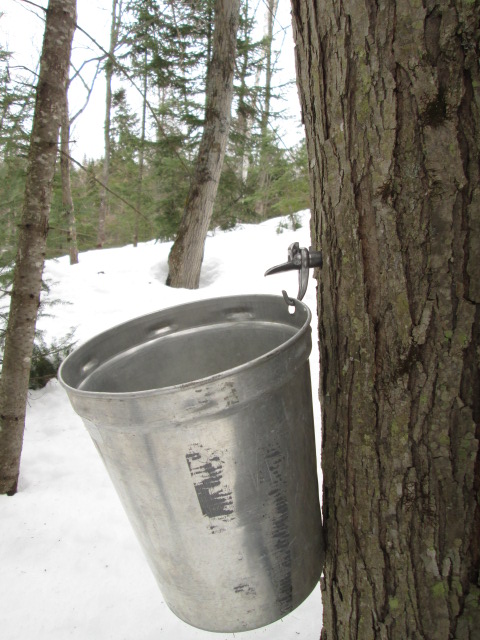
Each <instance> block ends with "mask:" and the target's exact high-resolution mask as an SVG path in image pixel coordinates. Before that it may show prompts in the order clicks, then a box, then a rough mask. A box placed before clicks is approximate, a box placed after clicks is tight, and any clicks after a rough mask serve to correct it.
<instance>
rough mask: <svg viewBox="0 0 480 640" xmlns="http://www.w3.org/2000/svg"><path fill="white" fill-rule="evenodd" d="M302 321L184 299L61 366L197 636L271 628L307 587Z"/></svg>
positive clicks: (307, 415) (310, 531)
mask: <svg viewBox="0 0 480 640" xmlns="http://www.w3.org/2000/svg"><path fill="white" fill-rule="evenodd" d="M310 320H311V314H310V311H309V309H308V307H306V306H305V305H304V304H303V303H301V302H299V301H295V310H294V313H290V312H289V308H288V307H287V306H286V305H285V303H284V300H283V299H282V298H281V297H280V296H278V297H277V296H236V297H229V298H217V299H213V300H205V301H200V302H195V303H193V304H187V305H182V306H179V307H174V308H171V309H166V310H163V311H159V312H157V313H154V314H151V315H147V316H143V317H140V318H137V319H136V320H132V321H131V322H127V323H126V324H123V325H121V326H119V327H116V328H114V329H111V330H109V331H107V332H105V333H103V334H101V335H99V336H97V337H95V338H93V339H92V340H90V341H89V342H87V343H86V344H84V345H83V346H81V347H80V348H79V349H77V350H76V351H74V352H73V353H72V354H71V355H70V356H69V357H68V358H67V359H66V360H65V362H64V363H63V365H62V367H61V369H60V371H59V380H60V382H61V383H62V384H63V385H64V387H65V388H66V390H67V392H68V395H69V397H70V401H71V403H72V405H73V407H74V409H75V411H76V412H77V413H78V414H79V415H80V416H81V417H82V418H83V420H84V423H85V425H86V427H87V429H88V431H89V433H90V435H91V437H92V438H93V441H94V443H95V445H96V447H97V449H98V451H99V453H100V455H101V457H102V459H103V461H104V463H105V466H106V468H107V470H108V472H109V474H110V477H111V479H112V481H113V484H114V485H115V488H116V490H117V492H118V494H119V496H120V498H121V500H122V503H123V505H124V508H125V510H126V513H127V515H128V517H129V519H130V521H131V523H132V526H133V528H134V530H135V532H136V534H137V536H138V539H139V541H140V543H141V545H142V547H143V549H144V551H145V555H146V557H147V560H148V562H149V564H150V566H151V568H152V570H153V573H154V574H155V577H156V579H157V581H158V584H159V586H160V589H161V592H162V594H163V597H164V599H165V601H166V603H167V604H168V606H169V607H170V608H171V610H172V611H173V612H174V613H175V614H176V615H177V616H179V617H180V618H181V619H183V620H185V621H186V622H188V623H189V624H191V625H193V626H196V627H199V628H201V629H206V630H209V631H222V632H235V631H245V630H248V629H253V628H257V627H261V626H264V625H266V624H269V623H271V622H273V621H275V620H277V619H279V618H281V617H283V616H285V615H286V614H288V613H289V612H290V611H292V610H293V609H294V608H295V607H296V606H298V605H299V604H300V603H301V602H302V601H303V600H304V599H305V598H306V597H307V596H308V595H309V594H310V593H311V591H312V589H313V588H314V587H315V585H316V584H317V582H318V580H319V576H320V572H321V568H322V564H323V546H322V534H321V517H320V508H319V500H318V485H317V473H316V456H315V441H314V430H313V416H312V402H311V385H310V372H309V365H308V356H309V353H310V350H311V329H310Z"/></svg>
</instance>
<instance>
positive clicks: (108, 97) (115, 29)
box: [97, 0, 122, 249]
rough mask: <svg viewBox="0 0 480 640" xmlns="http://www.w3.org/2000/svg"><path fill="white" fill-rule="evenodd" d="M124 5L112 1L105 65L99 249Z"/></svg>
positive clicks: (105, 211)
mask: <svg viewBox="0 0 480 640" xmlns="http://www.w3.org/2000/svg"><path fill="white" fill-rule="evenodd" d="M121 11H122V3H121V0H112V22H111V25H110V46H109V49H108V60H107V61H106V63H105V123H104V128H103V131H104V140H105V156H104V159H103V170H102V183H103V184H104V185H105V186H104V187H103V186H102V188H101V190H100V210H99V214H98V231H97V247H98V248H100V249H101V248H102V247H103V245H104V244H105V239H106V238H105V224H106V220H107V218H108V214H109V211H110V199H109V194H108V185H109V182H110V156H111V137H110V128H111V116H112V78H113V67H114V64H113V57H114V54H115V49H116V47H117V44H118V33H119V29H120V20H121Z"/></svg>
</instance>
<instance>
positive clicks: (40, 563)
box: [0, 212, 321, 640]
mask: <svg viewBox="0 0 480 640" xmlns="http://www.w3.org/2000/svg"><path fill="white" fill-rule="evenodd" d="M300 217H301V220H302V224H303V226H302V228H301V229H299V230H297V231H295V232H294V231H291V230H284V231H283V233H280V234H279V233H277V229H278V227H279V223H280V222H283V223H286V222H288V218H285V219H281V220H280V219H275V220H269V221H267V222H265V223H263V224H261V225H245V226H243V227H241V228H238V229H236V230H234V231H230V232H221V231H218V232H216V233H215V234H213V235H211V236H209V238H208V239H207V243H206V248H205V259H204V267H203V271H202V278H201V286H200V288H199V289H198V290H196V291H188V290H178V289H171V288H169V287H166V286H165V285H164V282H165V278H166V275H167V257H168V252H169V249H170V246H171V245H170V243H165V244H161V243H155V242H148V243H145V244H142V245H140V246H139V247H137V248H133V247H132V246H127V247H124V248H121V249H107V250H102V251H90V252H88V253H83V254H81V256H80V263H79V264H78V265H74V266H70V265H69V263H68V258H67V257H63V258H60V259H58V260H55V261H49V262H48V263H47V265H46V269H45V275H46V277H47V278H48V279H49V280H50V281H51V296H52V298H59V299H61V300H63V301H65V302H68V303H69V304H67V305H62V306H58V307H55V308H54V309H53V311H52V313H53V314H54V317H52V318H42V319H41V321H40V328H41V329H43V330H44V331H45V334H46V337H47V339H48V337H56V338H60V337H62V336H63V335H65V334H66V333H67V332H68V331H69V330H70V329H71V328H72V327H75V328H76V331H75V338H76V339H77V341H78V343H81V342H83V341H85V340H86V339H88V338H90V337H92V336H94V335H95V334H97V333H100V332H101V331H103V330H105V329H108V328H110V327H112V326H114V325H116V324H118V323H120V322H123V321H125V320H128V319H130V318H133V317H136V316H139V315H143V314H145V313H149V312H152V311H155V310H158V309H161V308H165V307H169V306H174V305H177V304H182V303H184V302H190V301H193V300H197V299H200V298H212V297H217V296H223V295H235V294H246V293H247V294H248V293H273V294H280V292H281V289H283V288H285V289H286V290H287V292H288V293H289V294H290V295H292V296H295V295H296V294H297V289H298V281H297V273H296V272H294V273H288V274H282V275H276V276H270V277H268V278H264V277H263V274H264V272H265V270H266V269H267V268H268V267H271V266H273V265H275V264H278V263H280V262H285V261H286V259H287V248H288V245H289V244H290V243H291V242H295V241H298V242H300V245H301V246H307V247H308V246H309V245H310V233H309V213H308V212H302V213H301V215H300ZM315 284H316V283H315V281H314V280H311V281H310V284H309V288H308V291H307V295H306V297H305V299H304V301H305V302H306V303H307V304H308V305H309V306H310V308H311V310H312V312H313V315H314V319H313V325H314V326H313V335H314V336H315V335H316V320H315ZM314 343H315V340H314ZM310 361H311V363H312V387H313V404H314V412H315V420H316V429H317V447H318V446H319V440H320V434H319V426H320V415H319V406H318V401H317V391H316V390H317V388H318V366H317V363H318V352H317V349H316V344H314V349H313V352H312V355H311V358H310ZM319 475H320V474H319ZM0 566H1V571H0V629H1V632H0V633H1V638H2V640H66V638H78V639H81V640H110V639H112V640H122V639H124V640H160V639H162V638H165V639H171V640H187V639H188V640H193V639H198V640H213V639H214V638H217V639H221V638H232V637H241V638H242V639H243V638H244V639H245V640H253V639H260V638H262V639H264V640H292V639H296V638H298V639H303V640H318V638H319V636H320V628H321V599H320V589H319V587H317V588H316V589H315V590H314V592H313V593H312V595H311V596H310V597H309V598H308V599H307V600H306V601H305V602H304V603H303V604H302V605H301V606H300V607H299V608H298V609H296V610H295V611H294V612H293V613H291V614H289V615H288V616H286V617H285V618H284V619H283V620H281V621H278V622H276V623H274V624H272V625H269V626H268V627H265V628H262V629H258V630H255V631H250V632H245V633H242V634H214V633H208V632H205V631H200V630H197V629H195V628H193V627H190V626H189V625H187V624H185V623H183V622H181V621H180V620H178V619H177V618H176V617H175V616H174V615H173V614H172V613H171V612H170V611H169V609H168V608H167V606H166V605H165V604H164V602H163V600H162V596H161V593H160V591H159V589H158V587H157V585H156V583H155V581H154V578H153V576H152V575H151V573H150V570H149V568H148V566H147V563H146V561H145V559H144V557H143V555H142V552H141V550H140V547H139V545H138V543H137V541H136V539H135V537H134V535H133V532H132V531H131V528H130V525H129V523H128V521H127V518H126V516H125V514H124V512H123V510H122V507H121V506H120V503H119V500H118V498H117V496H116V494H115V492H114V490H113V488H112V486H111V484H110V480H109V478H108V476H107V473H106V471H105V469H104V468H103V466H102V463H101V461H100V458H99V456H98V454H97V453H96V451H95V449H94V446H93V444H92V443H91V441H90V439H89V436H88V435H87V432H86V430H85V428H84V426H83V424H82V422H81V420H80V418H79V417H78V416H77V415H76V414H75V413H74V412H73V409H72V408H71V406H70V404H69V401H68V399H67V396H66V393H65V392H64V390H63V389H62V388H61V387H60V385H59V384H58V382H57V381H52V382H50V383H49V384H48V385H47V387H46V388H44V389H42V390H40V391H35V392H32V393H31V394H30V399H29V406H28V413H27V425H26V432H25V441H24V450H23V456H22V466H21V479H20V485H19V492H18V493H17V495H15V496H14V497H5V496H0Z"/></svg>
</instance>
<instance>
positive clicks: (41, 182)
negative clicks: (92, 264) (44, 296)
mask: <svg viewBox="0 0 480 640" xmlns="http://www.w3.org/2000/svg"><path fill="white" fill-rule="evenodd" d="M75 21H76V2H75V0H50V2H49V4H48V8H47V19H46V25H45V35H44V40H43V51H42V57H41V61H40V75H39V80H38V85H37V95H36V103H35V114H34V121H33V128H32V134H31V138H30V152H29V158H28V172H27V178H26V187H25V199H24V203H23V212H22V220H21V223H20V231H19V237H18V245H17V258H16V262H15V269H14V277H13V288H12V294H11V303H10V314H9V319H8V325H7V331H6V338H5V351H4V355H3V365H2V374H1V378H0V423H1V429H0V493H1V494H5V493H6V494H8V495H13V494H14V493H15V492H16V491H17V482H18V475H19V468H20V456H21V451H22V443H23V432H24V427H25V409H26V402H27V393H28V381H29V375H30V362H31V357H32V350H33V340H34V334H35V322H36V318H37V311H38V306H39V301H40V290H41V284H42V272H43V266H44V261H45V246H46V239H47V232H48V217H49V213H50V202H51V194H52V182H53V175H54V171H55V158H56V155H57V143H58V133H59V129H60V124H61V120H62V116H63V113H64V110H65V109H64V106H65V91H66V84H67V79H68V69H69V63H70V52H71V44H72V38H73V33H74V30H75Z"/></svg>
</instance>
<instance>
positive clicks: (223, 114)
mask: <svg viewBox="0 0 480 640" xmlns="http://www.w3.org/2000/svg"><path fill="white" fill-rule="evenodd" d="M239 11H240V0H216V1H215V18H214V33H213V48H212V60H211V63H210V68H209V74H208V78H207V102H206V110H205V125H204V129H203V135H202V140H201V142H200V149H199V152H198V157H197V160H196V166H195V173H194V176H193V178H192V183H191V185H190V189H189V194H188V197H187V202H186V205H185V211H184V214H183V217H182V220H181V223H180V227H179V230H178V234H177V237H176V239H175V242H174V244H173V246H172V249H171V251H170V255H169V257H168V266H169V273H168V279H167V284H168V285H170V286H172V287H183V288H186V289H197V288H198V285H199V282H200V271H201V268H202V261H203V250H204V246H205V239H206V237H207V232H208V226H209V224H210V220H211V217H212V213H213V206H214V204H215V197H216V195H217V189H218V182H219V180H220V174H221V172H222V166H223V160H224V157H225V149H226V146H227V140H228V133H229V130H230V119H231V106H232V97H233V76H234V69H235V52H236V40H237V28H238V22H239Z"/></svg>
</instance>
